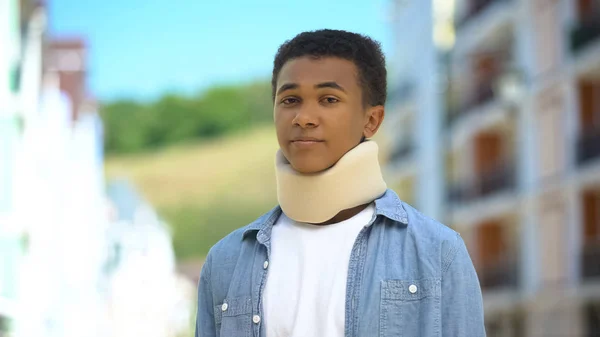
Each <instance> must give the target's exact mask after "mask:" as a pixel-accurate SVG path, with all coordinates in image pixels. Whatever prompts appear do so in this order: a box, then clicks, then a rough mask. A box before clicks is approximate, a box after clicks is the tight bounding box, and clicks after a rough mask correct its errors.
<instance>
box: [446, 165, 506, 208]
mask: <svg viewBox="0 0 600 337" xmlns="http://www.w3.org/2000/svg"><path fill="white" fill-rule="evenodd" d="M515 178H516V177H515V168H514V166H513V165H506V166H499V167H498V168H496V169H494V170H491V171H489V172H487V173H484V174H481V175H479V177H477V178H475V179H473V180H471V181H468V182H459V183H456V184H454V185H452V186H450V188H449V190H448V199H449V201H450V202H470V201H473V200H475V199H478V198H484V197H487V196H489V195H492V194H494V193H496V192H499V191H501V190H505V189H511V188H514V187H515V185H516V179H515Z"/></svg>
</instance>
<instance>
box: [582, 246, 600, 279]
mask: <svg viewBox="0 0 600 337" xmlns="http://www.w3.org/2000/svg"><path fill="white" fill-rule="evenodd" d="M581 273H582V277H583V278H600V242H597V243H595V244H586V245H584V247H583V250H582V252H581Z"/></svg>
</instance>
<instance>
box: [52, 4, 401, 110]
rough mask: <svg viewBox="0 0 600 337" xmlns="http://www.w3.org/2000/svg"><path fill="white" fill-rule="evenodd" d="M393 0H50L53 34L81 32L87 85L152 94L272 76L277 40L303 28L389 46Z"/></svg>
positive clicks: (110, 95)
mask: <svg viewBox="0 0 600 337" xmlns="http://www.w3.org/2000/svg"><path fill="white" fill-rule="evenodd" d="M392 1H393V0H302V1H299V0H298V1H285V0H280V1H271V0H210V1H209V0H180V1H166V0H127V1H119V0H104V1H100V0H89V1H81V0H52V1H50V2H49V4H50V9H49V10H50V30H51V34H52V35H54V36H73V35H81V36H84V37H85V38H86V39H87V40H88V42H89V47H90V54H89V56H88V57H89V62H90V66H89V85H90V91H91V93H92V94H93V95H95V96H96V97H98V98H99V99H104V100H110V99H116V98H121V97H132V98H138V99H152V98H155V97H157V96H158V95H160V94H162V93H165V92H168V91H170V92H172V91H176V92H183V93H190V94H191V93H195V92H198V91H200V90H202V89H204V88H206V87H207V86H210V85H215V84H220V83H238V82H247V81H252V80H255V79H261V78H264V79H267V78H269V76H270V72H271V66H272V61H273V56H274V55H275V52H276V51H277V48H278V46H279V45H280V44H281V43H282V42H284V41H285V40H287V39H290V38H292V37H293V36H294V35H295V34H297V33H299V32H301V31H304V30H313V29H319V28H336V29H346V30H351V31H355V32H359V33H364V34H368V35H370V36H371V37H373V38H375V39H377V40H379V41H380V42H381V43H382V46H383V48H384V51H385V52H386V54H388V55H389V54H390V52H391V47H392V46H391V41H392V39H391V27H390V25H389V24H388V23H386V22H385V20H384V18H385V11H386V8H389V5H390V4H391V2H392Z"/></svg>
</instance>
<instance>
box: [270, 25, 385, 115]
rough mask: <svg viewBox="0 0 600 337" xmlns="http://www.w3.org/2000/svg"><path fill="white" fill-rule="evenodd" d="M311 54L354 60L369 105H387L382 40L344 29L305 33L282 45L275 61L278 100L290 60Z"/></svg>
mask: <svg viewBox="0 0 600 337" xmlns="http://www.w3.org/2000/svg"><path fill="white" fill-rule="evenodd" d="M303 56H310V57H315V58H321V57H339V58H342V59H345V60H348V61H352V62H354V64H355V65H356V68H357V69H358V78H359V84H360V86H361V87H362V91H363V102H364V103H365V105H370V106H377V105H384V104H385V100H386V96H387V70H386V68H385V56H384V55H383V52H382V51H381V45H380V44H379V42H377V41H375V40H373V39H371V38H370V37H368V36H364V35H361V34H356V33H351V32H347V31H343V30H333V29H321V30H316V31H310V32H303V33H300V34H298V35H296V36H295V37H294V38H293V39H291V40H288V41H286V42H285V43H284V44H282V45H281V46H280V47H279V50H278V51H277V54H276V55H275V61H274V62H273V76H272V78H271V89H272V95H273V100H275V93H276V90H277V89H276V86H277V77H278V76H279V72H280V71H281V68H282V67H283V65H284V64H285V63H286V62H288V61H289V60H292V59H295V58H298V57H303Z"/></svg>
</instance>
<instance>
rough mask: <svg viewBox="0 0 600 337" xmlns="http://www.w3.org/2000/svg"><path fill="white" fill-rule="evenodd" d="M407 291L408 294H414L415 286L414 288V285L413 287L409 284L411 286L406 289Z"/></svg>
mask: <svg viewBox="0 0 600 337" xmlns="http://www.w3.org/2000/svg"><path fill="white" fill-rule="evenodd" d="M408 291H410V293H411V294H414V293H416V292H417V286H416V285H414V284H411V285H410V286H409V287H408Z"/></svg>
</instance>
